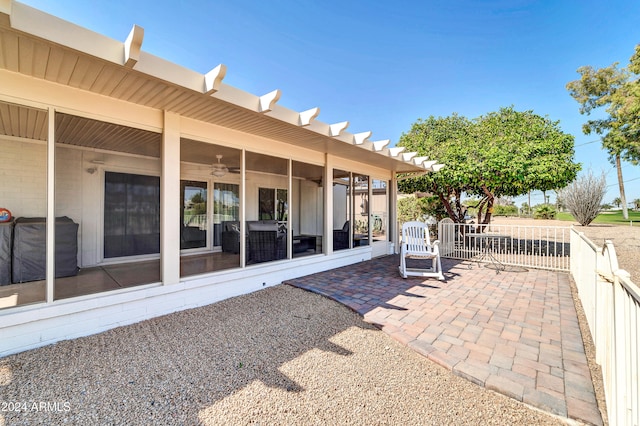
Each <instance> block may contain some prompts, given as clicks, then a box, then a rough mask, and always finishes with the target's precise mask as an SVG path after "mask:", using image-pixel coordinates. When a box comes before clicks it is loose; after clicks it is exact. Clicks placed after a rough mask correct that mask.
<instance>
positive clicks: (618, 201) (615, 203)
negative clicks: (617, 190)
mask: <svg viewBox="0 0 640 426" xmlns="http://www.w3.org/2000/svg"><path fill="white" fill-rule="evenodd" d="M611 203H612V204H613V205H614V206H616V207H620V204H622V200H621V199H620V197H616V198H614V199H613V201H612V202H611Z"/></svg>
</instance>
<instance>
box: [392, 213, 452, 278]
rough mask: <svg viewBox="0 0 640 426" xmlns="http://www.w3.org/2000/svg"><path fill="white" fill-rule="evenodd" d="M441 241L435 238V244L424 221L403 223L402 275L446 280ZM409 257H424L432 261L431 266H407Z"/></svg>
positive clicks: (403, 276) (401, 247) (404, 276)
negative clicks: (442, 262) (441, 254)
mask: <svg viewBox="0 0 640 426" xmlns="http://www.w3.org/2000/svg"><path fill="white" fill-rule="evenodd" d="M439 244H440V242H439V241H438V240H435V241H434V242H433V244H431V241H430V239H429V228H428V226H427V224H426V223H422V222H405V223H403V224H402V244H401V246H400V267H399V269H400V275H402V278H407V277H408V276H415V277H432V278H437V279H439V280H441V281H442V280H444V275H443V274H442V264H441V263H440V250H439ZM407 258H409V259H423V260H425V262H427V261H431V267H429V268H426V267H425V268H407Z"/></svg>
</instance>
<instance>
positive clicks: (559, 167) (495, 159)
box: [398, 107, 580, 223]
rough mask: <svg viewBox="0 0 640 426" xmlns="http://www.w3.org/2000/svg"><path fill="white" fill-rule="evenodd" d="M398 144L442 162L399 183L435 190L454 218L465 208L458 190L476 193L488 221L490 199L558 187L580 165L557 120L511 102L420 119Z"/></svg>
mask: <svg viewBox="0 0 640 426" xmlns="http://www.w3.org/2000/svg"><path fill="white" fill-rule="evenodd" d="M398 146H404V147H406V148H407V150H408V151H416V152H418V154H419V155H425V156H428V157H430V158H433V159H437V160H438V161H439V162H441V163H444V164H445V165H446V167H445V168H443V169H442V170H440V171H439V172H438V173H432V174H427V175H425V176H422V177H419V178H413V179H406V180H403V181H401V182H399V188H400V190H401V191H403V192H415V191H427V192H431V193H433V194H435V195H437V196H438V197H439V198H440V199H441V201H442V203H443V204H444V206H445V209H446V211H447V213H448V214H449V217H450V218H451V219H452V220H453V221H455V222H459V223H461V222H464V215H465V212H466V208H465V207H464V206H463V204H462V202H461V196H462V194H463V193H465V194H466V195H469V196H471V197H476V196H477V197H479V199H480V201H479V202H478V204H477V205H476V206H475V207H476V208H477V215H478V221H479V222H481V223H489V221H490V220H491V215H492V212H493V205H494V201H495V199H496V198H498V197H513V196H518V195H521V194H525V193H527V192H528V191H529V190H550V189H555V188H561V187H564V186H565V185H566V184H567V183H569V182H571V181H572V180H573V179H574V178H575V176H576V174H577V172H578V170H579V169H580V166H579V165H578V164H575V163H574V162H573V155H574V151H573V136H571V135H569V134H566V133H563V132H562V131H561V130H560V128H559V125H558V122H557V121H555V122H554V121H551V120H549V119H548V118H545V117H541V116H539V115H536V114H534V113H533V112H532V111H524V112H519V111H516V110H514V109H513V107H509V108H501V109H500V110H499V111H497V112H493V113H489V114H487V115H485V116H481V117H479V118H477V119H475V120H468V119H467V118H464V117H461V116H459V115H457V114H454V115H452V116H449V117H444V118H443V117H439V118H435V117H433V116H431V117H429V118H428V119H426V120H421V119H420V120H418V121H417V122H416V123H414V124H413V126H412V128H411V130H410V131H409V132H408V133H405V134H403V135H402V136H401V137H400V141H399V143H398Z"/></svg>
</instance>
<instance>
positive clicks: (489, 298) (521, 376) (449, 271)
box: [287, 256, 602, 425]
mask: <svg viewBox="0 0 640 426" xmlns="http://www.w3.org/2000/svg"><path fill="white" fill-rule="evenodd" d="M442 261H443V262H442V263H443V269H444V271H445V277H446V281H438V280H436V279H424V278H419V277H409V278H407V279H402V278H401V277H400V275H399V273H398V264H399V258H398V256H387V257H383V258H378V259H374V260H371V261H367V262H362V263H359V264H356V265H351V266H348V267H344V268H339V269H334V270H331V271H327V272H322V273H318V274H314V275H310V276H306V277H302V278H297V279H295V280H290V281H288V282H287V284H289V285H293V286H295V287H299V288H303V289H306V290H309V291H313V292H315V293H319V294H322V295H325V296H327V297H329V298H331V299H334V300H336V301H337V302H340V303H342V304H344V305H346V306H348V307H349V308H351V309H353V310H355V311H356V312H358V313H359V314H361V315H362V316H363V317H364V319H365V321H367V322H369V323H372V324H375V325H377V326H378V327H380V328H381V329H382V330H383V331H384V332H386V333H387V334H389V335H390V336H391V337H392V338H394V339H396V340H398V341H399V342H401V343H403V344H405V345H408V346H409V347H410V348H412V349H413V350H415V351H417V352H419V353H421V354H423V355H424V356H426V357H427V358H429V359H430V360H432V361H433V362H436V363H438V364H440V365H442V366H443V367H445V368H447V369H449V370H451V371H452V372H453V373H454V374H457V375H458V376H461V377H464V378H466V379H468V380H470V381H472V382H474V383H476V384H478V385H480V386H484V387H486V388H488V389H491V390H494V391H496V392H499V393H502V394H504V395H507V396H509V397H511V398H515V399H517V400H519V401H522V402H524V403H526V404H528V405H531V406H533V407H536V408H539V409H541V410H544V411H547V412H550V413H552V414H555V415H557V416H561V417H567V418H570V419H575V420H578V421H580V422H584V423H589V424H596V425H601V424H602V417H601V415H600V412H599V410H598V406H597V403H596V398H595V392H594V388H593V382H592V380H591V374H590V371H589V367H588V364H587V359H586V355H585V351H584V346H583V343H582V337H581V333H580V328H579V324H578V318H577V314H576V310H575V307H574V304H573V299H572V296H571V289H570V285H569V275H568V274H566V273H558V272H551V271H543V270H536V269H530V270H528V271H520V272H508V271H504V272H500V273H499V274H496V271H495V270H492V269H489V268H486V267H484V266H482V265H481V266H478V265H477V264H475V263H474V264H472V269H469V263H468V262H463V263H461V262H460V261H455V260H451V259H442Z"/></svg>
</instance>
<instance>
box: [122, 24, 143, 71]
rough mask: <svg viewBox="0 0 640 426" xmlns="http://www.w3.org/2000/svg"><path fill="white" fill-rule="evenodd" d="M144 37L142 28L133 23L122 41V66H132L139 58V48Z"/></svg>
mask: <svg viewBox="0 0 640 426" xmlns="http://www.w3.org/2000/svg"><path fill="white" fill-rule="evenodd" d="M143 39H144V28H142V27H139V26H137V25H134V26H133V28H131V32H129V36H128V37H127V39H126V40H125V42H124V64H123V65H124V66H125V67H126V68H133V67H134V66H135V64H137V63H138V61H139V60H140V49H141V47H142V40H143Z"/></svg>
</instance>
